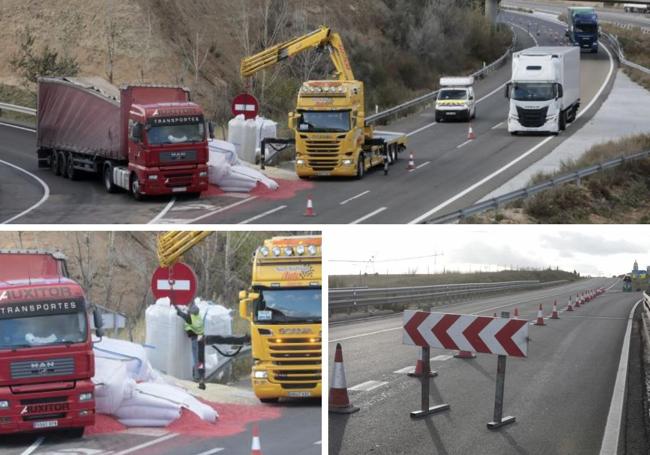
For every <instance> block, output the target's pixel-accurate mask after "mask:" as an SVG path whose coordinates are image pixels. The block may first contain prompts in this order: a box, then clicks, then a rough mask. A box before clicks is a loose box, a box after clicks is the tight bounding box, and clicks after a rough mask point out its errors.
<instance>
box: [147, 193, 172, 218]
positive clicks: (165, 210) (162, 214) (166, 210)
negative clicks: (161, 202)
mask: <svg viewBox="0 0 650 455" xmlns="http://www.w3.org/2000/svg"><path fill="white" fill-rule="evenodd" d="M175 202H176V198H175V197H173V198H172V200H171V201H169V202H168V203H167V205H166V206H165V208H164V209H162V212H160V213H159V214H158V215H156V217H155V218H154V219H153V220H151V221H149V223H148V224H156V223H158V222H159V221H160V220H161V219H163V218H165V215H167V212H169V211H170V210H171V208H172V207H173V206H174V203H175Z"/></svg>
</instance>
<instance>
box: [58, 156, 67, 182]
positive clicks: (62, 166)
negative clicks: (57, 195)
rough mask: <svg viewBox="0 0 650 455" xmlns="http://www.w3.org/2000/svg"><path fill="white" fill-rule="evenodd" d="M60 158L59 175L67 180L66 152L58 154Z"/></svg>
mask: <svg viewBox="0 0 650 455" xmlns="http://www.w3.org/2000/svg"><path fill="white" fill-rule="evenodd" d="M56 153H57V156H58V162H59V172H58V174H57V175H60V176H62V177H63V178H67V175H66V169H67V164H68V163H66V161H65V152H56Z"/></svg>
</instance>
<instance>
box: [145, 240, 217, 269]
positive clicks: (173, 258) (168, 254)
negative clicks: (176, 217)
mask: <svg viewBox="0 0 650 455" xmlns="http://www.w3.org/2000/svg"><path fill="white" fill-rule="evenodd" d="M213 232H214V231H172V232H165V233H164V234H160V235H159V236H158V262H159V263H160V266H161V267H170V266H172V265H174V264H175V263H176V262H178V261H179V260H180V259H181V257H182V256H183V254H185V253H187V252H188V251H189V250H190V249H192V248H193V247H194V246H195V245H196V244H198V243H200V242H202V241H203V239H205V238H206V237H207V236H209V235H210V234H212V233H213Z"/></svg>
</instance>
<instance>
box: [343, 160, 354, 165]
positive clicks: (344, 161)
mask: <svg viewBox="0 0 650 455" xmlns="http://www.w3.org/2000/svg"><path fill="white" fill-rule="evenodd" d="M343 166H352V160H343Z"/></svg>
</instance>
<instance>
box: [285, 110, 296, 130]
mask: <svg viewBox="0 0 650 455" xmlns="http://www.w3.org/2000/svg"><path fill="white" fill-rule="evenodd" d="M297 120H298V116H297V115H296V113H295V112H289V122H288V124H287V126H288V127H289V129H290V130H294V131H295V130H296V123H297Z"/></svg>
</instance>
